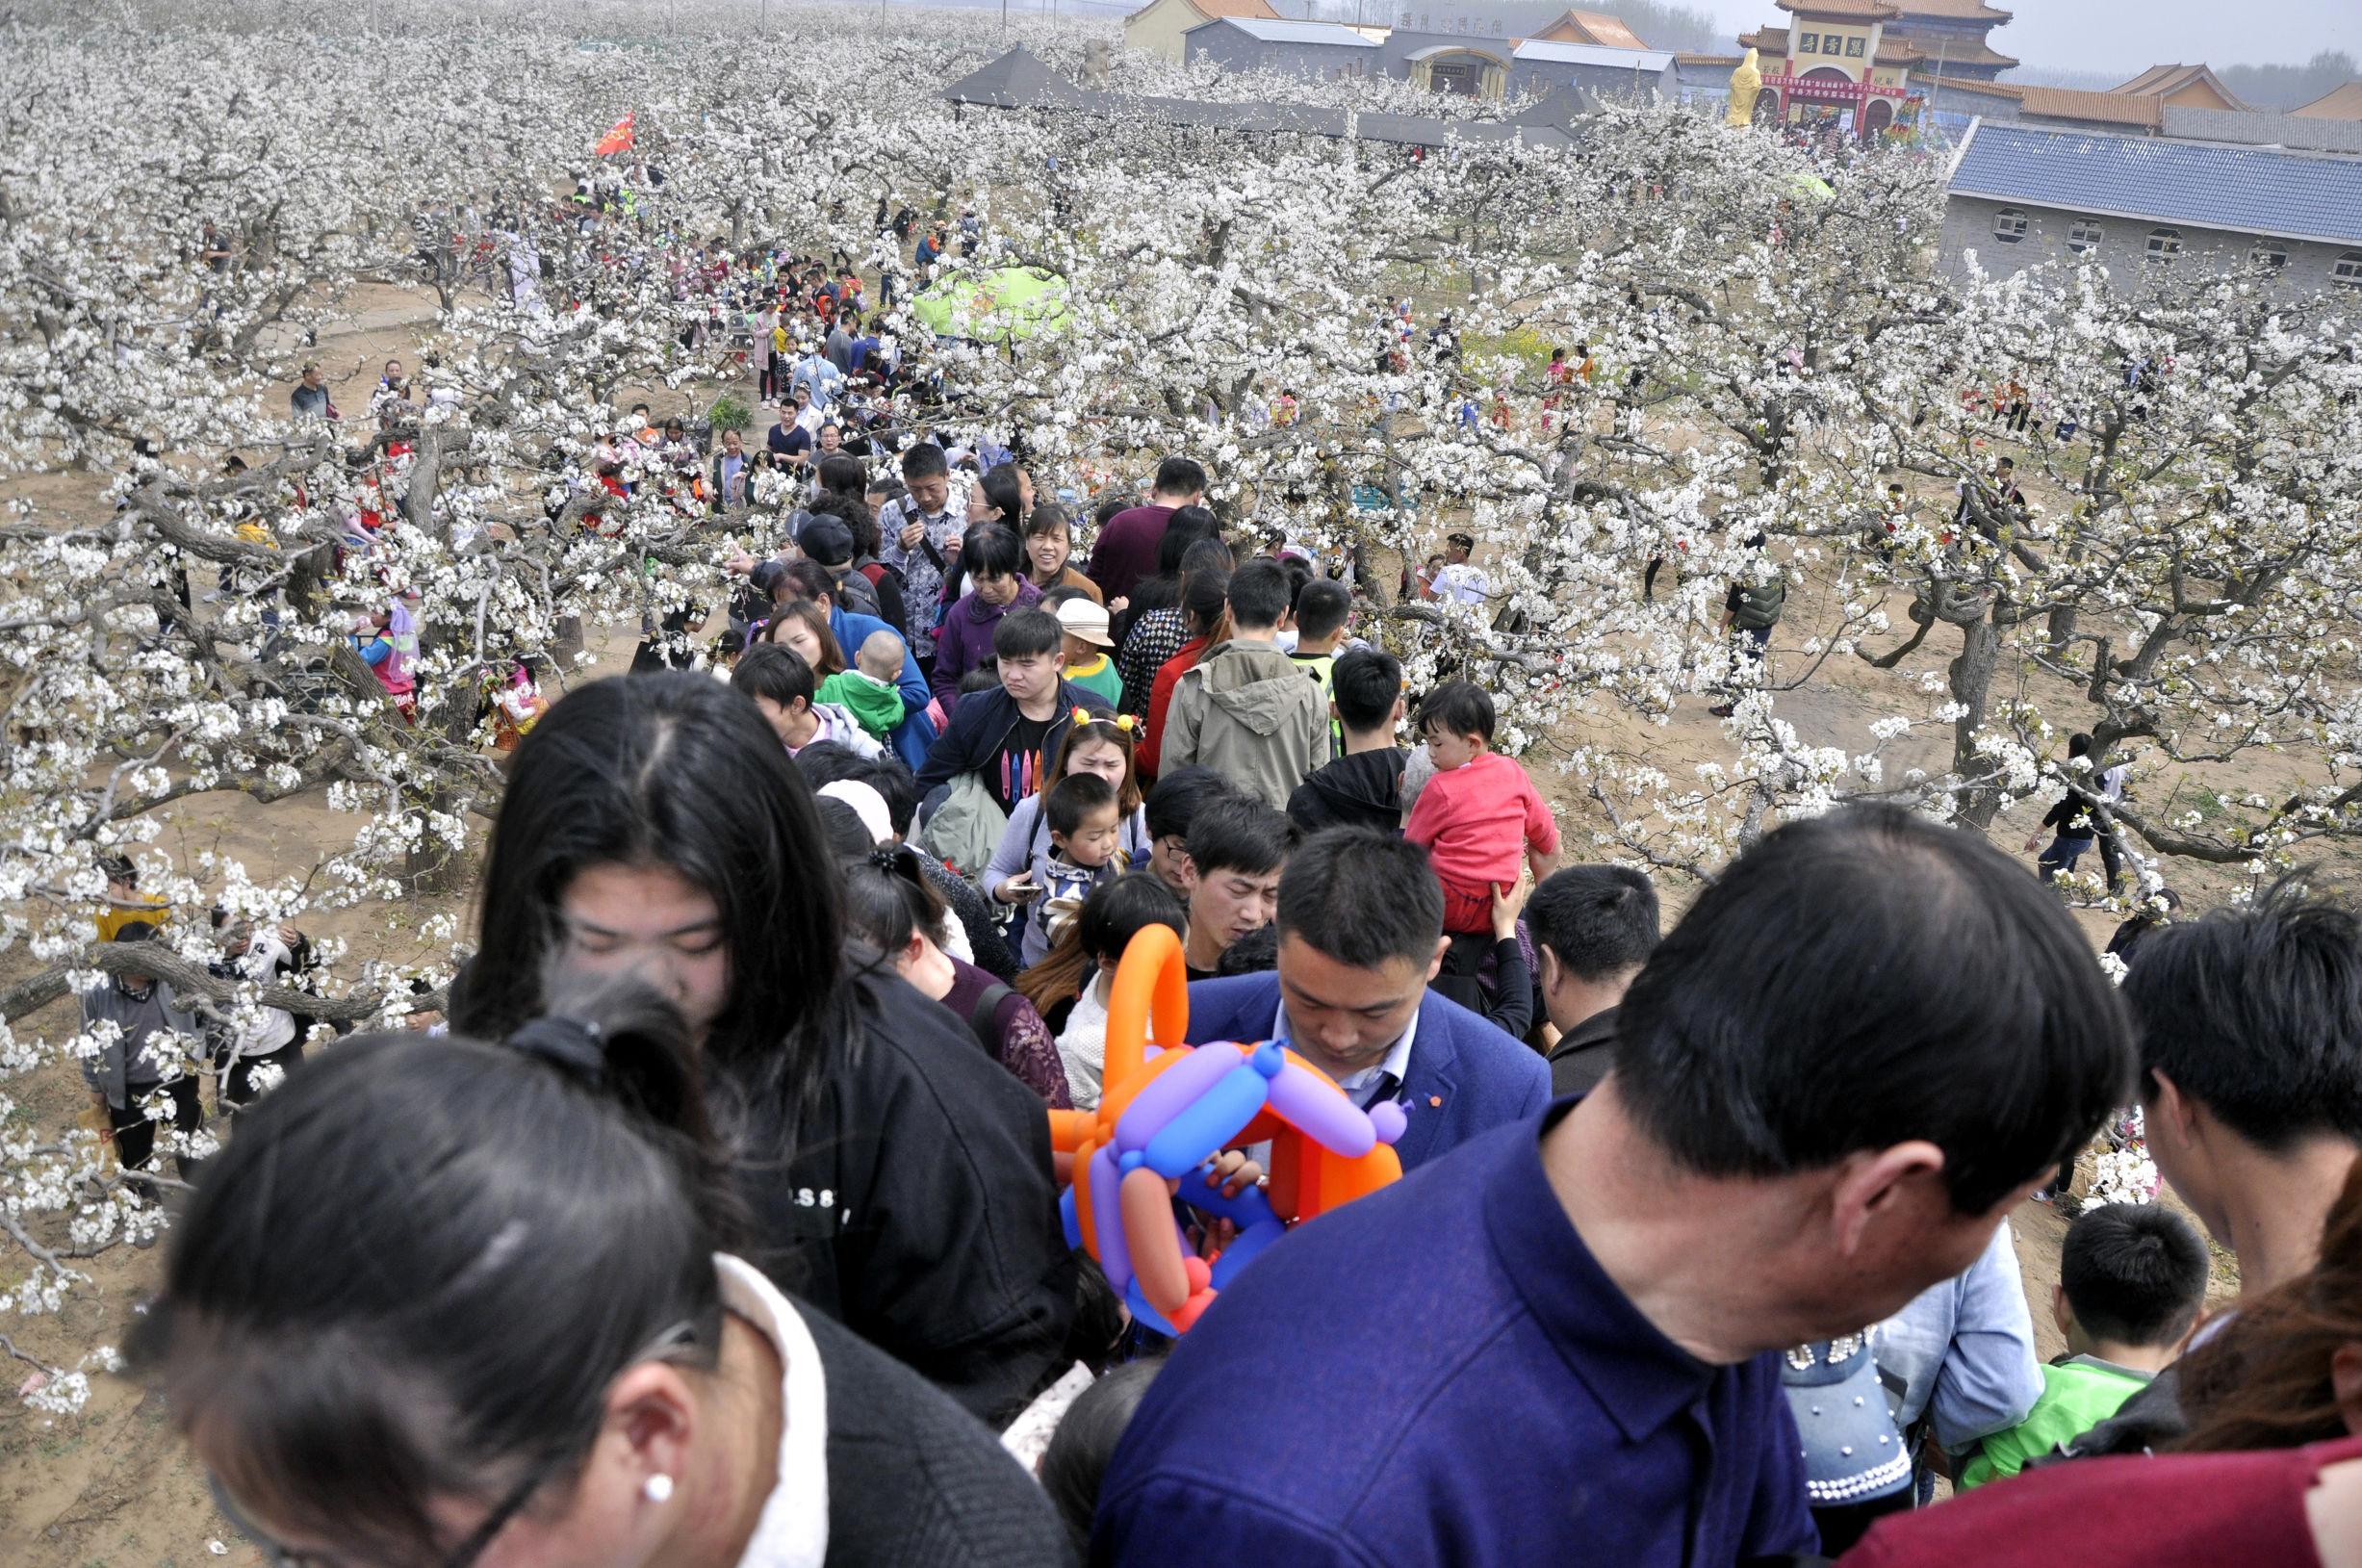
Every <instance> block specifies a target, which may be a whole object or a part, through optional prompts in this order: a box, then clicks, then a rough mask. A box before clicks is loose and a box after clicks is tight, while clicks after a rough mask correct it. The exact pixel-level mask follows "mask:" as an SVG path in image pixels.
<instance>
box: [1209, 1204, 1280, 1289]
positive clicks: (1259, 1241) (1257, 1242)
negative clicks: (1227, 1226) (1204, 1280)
mask: <svg viewBox="0 0 2362 1568" xmlns="http://www.w3.org/2000/svg"><path fill="white" fill-rule="evenodd" d="M1287 1233H1288V1227H1287V1226H1285V1225H1283V1224H1281V1223H1280V1222H1279V1221H1278V1219H1277V1218H1276V1217H1274V1218H1272V1219H1271V1220H1270V1221H1266V1222H1264V1223H1262V1224H1258V1225H1255V1226H1253V1227H1251V1228H1248V1229H1243V1230H1241V1231H1240V1232H1239V1239H1238V1240H1237V1241H1235V1242H1232V1243H1231V1244H1230V1245H1229V1246H1228V1247H1223V1248H1222V1255H1221V1256H1220V1257H1219V1258H1216V1259H1215V1260H1214V1272H1213V1277H1212V1278H1211V1280H1209V1281H1208V1282H1209V1283H1210V1284H1212V1285H1213V1287H1214V1288H1215V1289H1216V1290H1218V1291H1219V1290H1223V1289H1225V1288H1227V1287H1228V1286H1229V1284H1230V1282H1231V1280H1233V1279H1235V1278H1237V1277H1238V1272H1239V1271H1240V1270H1241V1269H1244V1268H1245V1267H1246V1266H1247V1265H1248V1264H1250V1263H1252V1262H1254V1261H1255V1259H1257V1258H1258V1257H1261V1256H1262V1255H1263V1249H1264V1248H1265V1247H1269V1246H1271V1244H1272V1243H1273V1242H1275V1241H1277V1240H1279V1238H1281V1237H1282V1236H1285V1235H1286V1234H1287Z"/></svg>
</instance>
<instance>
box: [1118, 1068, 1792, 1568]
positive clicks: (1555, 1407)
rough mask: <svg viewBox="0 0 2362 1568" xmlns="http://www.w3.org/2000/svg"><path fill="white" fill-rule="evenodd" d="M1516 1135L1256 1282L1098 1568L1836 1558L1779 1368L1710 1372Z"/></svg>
mask: <svg viewBox="0 0 2362 1568" xmlns="http://www.w3.org/2000/svg"><path fill="white" fill-rule="evenodd" d="M1571 1103H1572V1102H1561V1103H1560V1104H1558V1105H1556V1106H1554V1107H1553V1108H1552V1109H1551V1110H1550V1111H1549V1112H1547V1113H1545V1114H1544V1115H1543V1116H1542V1117H1540V1118H1529V1119H1527V1120H1524V1121H1521V1122H1519V1123H1517V1124H1516V1125H1514V1126H1507V1127H1502V1128H1498V1129H1496V1130H1494V1131H1492V1132H1489V1133H1486V1134H1484V1135H1483V1136H1481V1137H1478V1138H1476V1139H1473V1140H1471V1141H1470V1142H1469V1143H1467V1144H1463V1145H1462V1146H1461V1147H1459V1148H1458V1149H1455V1150H1453V1151H1452V1152H1451V1154H1448V1155H1446V1156H1445V1157H1443V1158H1442V1159H1439V1160H1435V1161H1433V1162H1431V1163H1429V1164H1427V1165H1425V1166H1423V1167H1422V1168H1420V1169H1419V1170H1415V1171H1413V1172H1411V1173H1410V1174H1409V1175H1408V1176H1406V1177H1404V1178H1403V1179H1402V1180H1401V1181H1400V1182H1399V1183H1397V1184H1396V1185H1394V1186H1393V1187H1391V1188H1389V1189H1387V1190H1386V1191H1384V1192H1382V1193H1377V1194H1374V1195H1371V1196H1369V1197H1366V1198H1363V1199H1361V1200H1360V1201H1358V1202H1356V1203H1353V1204H1351V1205H1350V1206H1348V1207H1347V1208H1344V1209H1340V1210H1338V1211H1337V1212H1336V1213H1334V1214H1330V1215H1327V1216H1324V1217H1322V1219H1319V1220H1316V1221H1312V1222H1311V1223H1310V1224H1307V1225H1305V1226H1303V1227H1302V1228H1301V1229H1299V1230H1298V1231H1297V1233H1296V1234H1295V1235H1292V1236H1290V1237H1288V1238H1287V1239H1286V1240H1285V1241H1283V1242H1282V1243H1280V1244H1279V1245H1278V1246H1277V1247H1273V1248H1272V1249H1271V1251H1270V1252H1268V1253H1266V1254H1265V1255H1264V1256H1263V1257H1261V1258H1259V1259H1257V1260H1256V1262H1255V1264H1254V1265H1253V1267H1251V1268H1249V1269H1247V1270H1245V1271H1244V1272H1242V1273H1241V1274H1240V1275H1239V1277H1238V1279H1237V1280H1236V1281H1235V1282H1234V1283H1233V1285H1232V1287H1231V1288H1230V1289H1229V1290H1227V1291H1225V1292H1223V1293H1222V1296H1221V1298H1220V1299H1219V1300H1217V1301H1216V1302H1215V1303H1214V1305H1213V1307H1212V1308H1211V1309H1210V1310H1209V1311H1208V1312H1207V1314H1206V1316H1205V1317H1204V1318H1203V1319H1202V1320H1200V1321H1199V1323H1198V1324H1197V1325H1196V1326H1195V1327H1194V1328H1193V1329H1192V1330H1191V1331H1190V1332H1189V1333H1188V1334H1187V1335H1186V1336H1184V1337H1183V1338H1182V1340H1181V1342H1180V1344H1179V1345H1178V1346H1177V1347H1176V1348H1175V1350H1173V1354H1172V1360H1171V1363H1170V1364H1169V1365H1168V1366H1167V1367H1166V1369H1165V1370H1164V1371H1163V1372H1162V1373H1160V1374H1159V1375H1157V1378H1156V1381H1155V1382H1154V1383H1152V1384H1151V1385H1150V1386H1149V1389H1148V1394H1147V1398H1146V1400H1145V1401H1144V1402H1143V1403H1142V1406H1141V1410H1140V1414H1139V1415H1138V1416H1137V1417H1136V1418H1135V1419H1134V1421H1133V1423H1132V1426H1131V1427H1130V1429H1129V1430H1128V1431H1127V1432H1126V1433H1125V1435H1124V1439H1123V1442H1122V1445H1121V1446H1120V1447H1119V1448H1118V1449H1117V1453H1116V1458H1115V1462H1114V1463H1113V1464H1112V1465H1111V1466H1110V1467H1109V1469H1108V1473H1107V1478H1106V1482H1105V1484H1104V1486H1103V1487H1102V1488H1101V1490H1100V1502H1099V1514H1098V1525H1097V1529H1096V1531H1095V1533H1094V1535H1093V1538H1092V1542H1091V1560H1092V1562H1094V1563H1100V1564H1113V1565H1117V1568H1162V1565H1165V1564H1170V1565H1172V1568H1184V1565H1186V1568H1204V1565H1205V1564H1209V1563H1243V1564H1255V1565H1262V1564H1272V1565H1279V1564H1285V1565H1287V1568H1321V1565H1324V1564H1348V1563H1349V1564H1355V1565H1357V1568H1376V1565H1380V1564H1383V1565H1386V1568H1412V1565H1428V1564H1432V1565H1435V1568H1443V1565H1445V1564H1452V1565H1476V1568H1490V1565H1496V1564H1498V1565H1502V1568H1510V1565H1517V1568H1523V1565H1527V1564H1534V1565H1556V1564H1570V1565H1571V1564H1584V1563H1598V1564H1603V1565H1606V1564H1612V1565H1614V1568H1675V1565H1677V1564H1678V1565H1682V1568H1726V1565H1729V1564H1732V1563H1734V1562H1742V1561H1744V1560H1746V1559H1748V1558H1750V1557H1756V1556H1765V1555H1774V1554H1780V1553H1787V1552H1809V1551H1811V1550H1813V1549H1814V1546H1815V1543H1816V1540H1817V1537H1816V1535H1815V1532H1814V1530H1813V1527H1812V1522H1811V1518H1810V1515H1809V1513H1808V1512H1807V1511H1806V1504H1805V1470H1804V1461H1803V1453H1802V1449H1801V1446H1800V1445H1799V1443H1798V1440H1797V1436H1796V1427H1795V1423H1794V1421H1793V1420H1792V1419H1791V1418H1790V1417H1789V1415H1788V1409H1787V1402H1786V1401H1785V1399H1784V1398H1783V1396H1782V1395H1781V1392H1780V1374H1779V1358H1778V1357H1777V1356H1776V1355H1770V1354H1766V1355H1759V1356H1757V1357H1756V1358H1754V1359H1753V1360H1751V1361H1747V1362H1744V1363H1742V1364H1740V1365H1738V1366H1735V1367H1712V1366H1708V1365H1707V1364H1706V1363H1704V1362H1701V1361H1698V1360H1696V1359H1695V1358H1693V1357H1691V1356H1690V1355H1689V1354H1687V1353H1686V1352H1685V1351H1683V1350H1681V1349H1680V1348H1679V1347H1677V1346H1675V1345H1674V1344H1673V1343H1672V1341H1670V1340H1668V1339H1666V1338H1665V1337H1664V1335H1662V1334H1661V1333H1659V1332H1658V1331H1657V1330H1656V1327H1655V1326H1654V1325H1652V1324H1650V1323H1649V1321H1648V1320H1647V1319H1645V1318H1643V1317H1642V1316H1641V1315H1640V1313H1639V1311H1638V1309H1637V1308H1635V1307H1634V1306H1633V1305H1632V1303H1631V1302H1630V1300H1628V1299H1627V1298H1625V1296H1624V1294H1623V1292H1621V1291H1619V1290H1618V1289H1617V1288H1616V1287H1615V1285H1614V1284H1613V1283H1612V1282H1610V1281H1609V1279H1608V1278H1607V1276H1606V1274H1605V1273H1604V1272H1602V1271H1601V1269H1600V1266H1599V1264H1598V1263H1596V1262H1595V1261H1593V1259H1592V1256H1591V1253H1590V1251H1589V1249H1588V1248H1586V1247H1584V1246H1583V1243H1582V1239H1581V1238H1580V1237H1579V1236H1578V1235H1577V1234H1576V1232H1575V1227H1574V1226H1573V1225H1572V1224H1571V1223H1570V1222H1569V1221H1568V1220H1567V1218H1566V1212H1565V1210H1563V1209H1562V1208H1560V1207H1559V1205H1558V1202H1557V1199H1556V1198H1555V1197H1554V1196H1553V1195H1552V1193H1551V1190H1550V1186H1549V1184H1548V1182H1547V1181H1546V1180H1545V1179H1544V1177H1543V1174H1542V1159H1541V1141H1540V1140H1541V1134H1542V1133H1543V1132H1544V1131H1545V1130H1547V1129H1548V1128H1549V1127H1550V1126H1552V1125H1553V1124H1554V1123H1555V1122H1556V1120H1557V1118H1559V1117H1561V1116H1563V1115H1565V1114H1566V1111H1567V1110H1568V1109H1569V1106H1570V1105H1571Z"/></svg>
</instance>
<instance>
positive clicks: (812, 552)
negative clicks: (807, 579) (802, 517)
mask: <svg viewBox="0 0 2362 1568" xmlns="http://www.w3.org/2000/svg"><path fill="white" fill-rule="evenodd" d="M796 546H797V548H798V549H800V550H802V551H803V552H804V553H805V554H807V555H809V556H810V557H811V558H812V559H813V560H815V561H818V562H819V563H820V564H821V565H822V566H826V567H831V568H834V567H839V566H843V565H845V564H846V563H848V562H850V561H851V560H852V559H853V530H852V529H851V528H848V527H845V525H844V522H843V520H842V519H841V518H835V517H830V516H828V515H826V514H825V513H824V514H822V515H821V516H818V517H815V518H813V519H812V520H811V521H810V522H809V523H807V524H805V525H804V531H803V532H802V533H799V534H797V535H796Z"/></svg>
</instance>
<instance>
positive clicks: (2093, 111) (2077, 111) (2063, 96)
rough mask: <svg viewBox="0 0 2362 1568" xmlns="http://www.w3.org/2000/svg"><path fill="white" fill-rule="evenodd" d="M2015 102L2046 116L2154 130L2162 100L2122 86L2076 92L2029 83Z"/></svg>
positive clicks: (2048, 117)
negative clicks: (2119, 87)
mask: <svg viewBox="0 0 2362 1568" xmlns="http://www.w3.org/2000/svg"><path fill="white" fill-rule="evenodd" d="M2018 102H2020V103H2022V104H2024V105H2025V109H2026V113H2027V114H2029V115H2039V116H2042V117H2043V118H2045V119H2084V120H2092V121H2094V122H2095V123H2098V124H2101V125H2124V126H2130V127H2132V128H2135V129H2138V130H2146V131H2153V130H2155V129H2157V125H2158V114H2157V109H2158V106H2159V105H2160V104H2161V103H2163V102H2164V100H2163V99H2161V98H2152V97H2150V96H2148V95H2147V94H2145V93H2140V92H2125V91H2123V90H2118V91H2115V92H2078V91H2076V90H2074V89H2072V88H2054V87H2028V88H2027V89H2026V90H2025V92H2024V94H2023V95H2022V96H2020V97H2019V99H2018Z"/></svg>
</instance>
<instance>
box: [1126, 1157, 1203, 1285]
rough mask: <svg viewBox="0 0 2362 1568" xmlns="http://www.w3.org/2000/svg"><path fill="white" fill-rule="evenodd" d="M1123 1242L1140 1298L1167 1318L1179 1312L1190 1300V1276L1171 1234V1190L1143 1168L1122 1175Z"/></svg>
mask: <svg viewBox="0 0 2362 1568" xmlns="http://www.w3.org/2000/svg"><path fill="white" fill-rule="evenodd" d="M1123 1239H1124V1240H1125V1241H1126V1242H1128V1243H1129V1244H1130V1245H1131V1248H1132V1277H1133V1278H1134V1279H1135V1280H1136V1281H1138V1282H1139V1285H1140V1294H1141V1297H1142V1299H1144V1300H1145V1301H1146V1302H1147V1303H1148V1304H1149V1305H1150V1306H1152V1307H1154V1308H1156V1309H1157V1310H1158V1311H1159V1312H1162V1313H1164V1314H1165V1315H1166V1316H1167V1317H1170V1316H1171V1315H1172V1314H1174V1313H1176V1312H1178V1311H1180V1310H1181V1307H1182V1305H1183V1303H1185V1302H1186V1301H1188V1300H1189V1298H1190V1276H1189V1269H1188V1267H1187V1265H1185V1264H1184V1263H1183V1262H1182V1261H1181V1238H1180V1237H1179V1235H1177V1234H1176V1233H1175V1232H1174V1230H1173V1221H1172V1190H1171V1189H1170V1188H1168V1187H1167V1186H1166V1185H1165V1178H1164V1177H1162V1176H1160V1175H1158V1174H1157V1173H1156V1172H1155V1171H1153V1170H1149V1169H1148V1168H1147V1167H1146V1166H1144V1165H1143V1166H1135V1167H1134V1168H1133V1169H1132V1170H1128V1171H1126V1172H1125V1173H1124V1177H1123Z"/></svg>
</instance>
